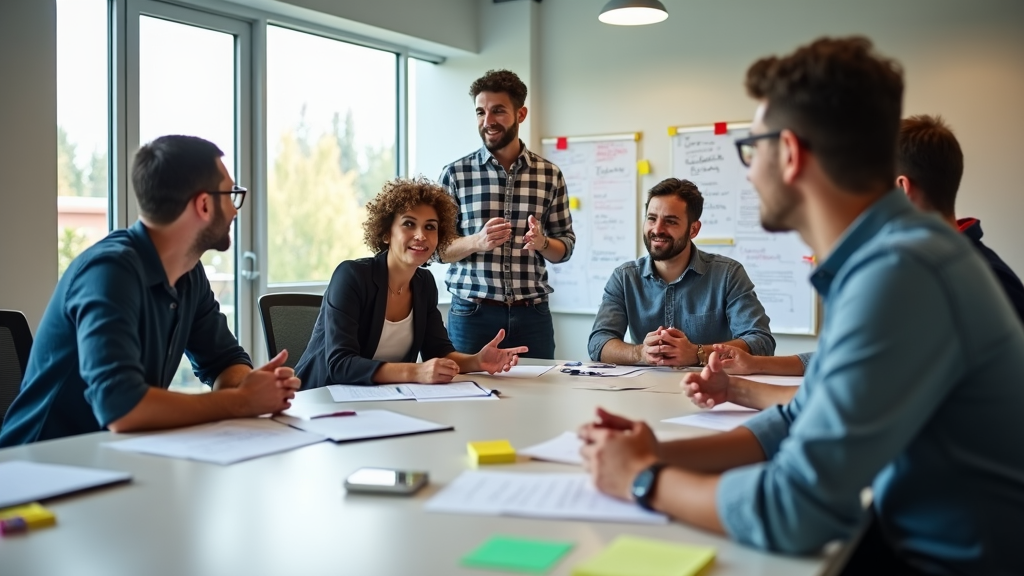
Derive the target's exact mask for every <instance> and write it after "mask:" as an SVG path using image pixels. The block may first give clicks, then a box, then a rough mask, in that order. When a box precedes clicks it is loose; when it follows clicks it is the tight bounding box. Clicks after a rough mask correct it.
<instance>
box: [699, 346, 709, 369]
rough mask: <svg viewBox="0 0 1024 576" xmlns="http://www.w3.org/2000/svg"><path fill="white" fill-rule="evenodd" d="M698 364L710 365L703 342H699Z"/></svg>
mask: <svg viewBox="0 0 1024 576" xmlns="http://www.w3.org/2000/svg"><path fill="white" fill-rule="evenodd" d="M697 365H698V366H707V365H708V357H707V356H705V355H704V345H703V344H697Z"/></svg>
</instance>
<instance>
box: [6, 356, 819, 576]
mask: <svg viewBox="0 0 1024 576" xmlns="http://www.w3.org/2000/svg"><path fill="white" fill-rule="evenodd" d="M680 377H681V373H680V372H675V371H659V372H649V373H645V374H643V375H641V376H638V377H635V378H594V377H586V376H572V375H569V374H563V373H561V372H559V370H558V369H553V370H550V371H548V372H547V373H545V374H544V375H542V376H539V377H535V378H513V377H508V376H488V375H483V374H473V375H464V376H460V377H459V379H460V380H466V379H472V380H474V381H476V382H478V383H479V384H480V385H481V386H484V387H490V388H496V389H498V390H500V394H501V399H500V400H497V401H452V402H429V403H428V402H413V401H406V402H366V403H359V404H358V405H356V404H344V405H342V404H334V405H335V406H344V407H346V408H350V407H354V408H356V409H358V410H362V409H386V410H392V411H394V412H399V413H402V414H407V415H410V416H414V417H417V418H422V419H426V420H431V421H433V422H437V423H441V424H446V425H452V426H454V427H455V429H454V431H448V432H435V433H429V434H419V435H413V436H403V437H395V438H385V439H379V440H368V441H359V442H349V443H340V444H339V443H334V442H330V441H326V442H321V443H319V444H313V445H310V446H306V447H303V448H299V449H296V450H292V451H288V452H284V453H279V454H273V455H269V456H265V457H262V458H257V459H254V460H248V461H245V462H240V463H237V464H233V465H229V466H221V465H216V464H208V463H203V462H197V461H190V460H180V459H173V458H164V457H159V456H150V455H145V454H138V453H132V452H124V451H120V450H115V449H112V448H110V447H108V446H105V445H104V444H105V443H107V442H110V441H111V440H116V439H120V438H127V437H131V436H133V435H127V434H125V435H115V434H111V433H108V432H100V433H95V434H86V435H81V436H75V437H70V438H64V439H60V440H52V441H47V442H38V443H35V444H32V445H28V446H20V447H15V448H7V449H3V450H0V461H8V460H31V461H36V462H47V463H57V464H69V465H76V466H86V467H93V468H103V469H110V470H120V471H126V472H129V473H131V474H132V477H133V479H132V481H131V482H130V483H126V484H120V485H114V486H108V487H105V488H98V489H94V490H91V491H87V492H83V493H78V494H72V495H68V496H64V497H60V498H55V499H51V500H48V501H46V502H45V504H46V505H47V507H48V508H49V509H50V510H51V511H53V512H54V513H55V514H56V516H57V525H56V526H54V527H51V528H43V529H38V530H34V531H31V532H29V533H28V534H24V535H19V536H14V537H5V538H0V574H3V575H4V576H33V575H47V576H51V575H69V576H93V575H96V576H121V575H125V576H127V575H165V574H166V575H175V576H184V575H190V576H207V575H209V576H222V575H236V574H237V575H251V576H258V575H301V576H318V575H336V574H351V575H358V576H364V575H365V576H371V575H378V574H380V575H396V576H397V575H412V574H422V575H434V574H437V575H449V574H452V575H456V574H478V575H484V574H492V575H493V574H497V573H498V572H493V571H489V570H480V569H474V568H468V567H464V566H461V565H460V559H461V558H462V557H463V556H465V555H466V554H467V553H469V552H471V551H472V550H473V549H475V548H476V547H477V546H479V545H480V544H481V543H483V542H484V541H486V540H487V539H488V538H490V537H491V536H494V535H505V536H513V537H526V538H534V539H544V540H557V541H568V542H572V543H574V546H573V548H572V549H571V550H570V552H569V553H568V554H567V555H566V556H565V557H564V558H563V559H562V560H561V561H560V562H559V563H558V564H557V565H556V566H555V567H554V568H553V569H552V570H551V572H550V574H554V575H568V574H571V572H572V568H573V566H575V565H577V564H580V563H581V562H583V561H585V560H587V559H589V558H591V557H593V556H594V555H595V554H597V553H598V552H600V551H601V550H602V549H603V548H605V547H606V546H607V545H608V544H609V543H610V542H612V541H613V540H615V538H617V537H618V536H620V535H633V536H640V537H645V538H652V539H657V540H663V541H668V542H674V543H683V544H695V545H709V546H713V547H715V548H716V550H717V554H716V559H715V561H714V563H713V564H712V566H711V567H710V568H709V569H707V570H705V571H704V572H702V575H707V576H714V575H720V574H760V575H778V576H783V575H785V576H800V575H804V574H807V575H809V574H818V573H820V572H821V571H822V570H823V569H824V567H825V563H826V560H827V558H826V557H825V556H816V557H794V556H785V555H779V554H770V553H765V552H761V551H758V550H755V549H752V548H749V547H746V546H743V545H740V544H737V543H735V542H732V541H730V540H729V539H727V538H724V537H721V536H717V535H714V534H711V533H709V532H705V531H703V530H699V529H696V528H692V527H689V526H686V525H683V524H679V523H677V522H672V523H669V524H666V525H647V524H622V523H608V522H580V521H563V520H548V519H533V518H521V517H505V516H482V515H459V514H445V513H437V512H428V511H426V510H424V502H426V501H427V500H428V499H429V498H430V497H431V496H432V495H433V494H435V493H437V491H438V490H440V489H442V488H443V487H444V486H445V485H446V484H448V483H449V482H451V481H452V480H453V479H455V478H456V477H457V476H458V475H459V474H460V473H462V472H463V471H465V470H470V469H473V468H474V467H473V465H472V464H471V462H470V461H469V459H468V457H467V451H466V444H467V442H470V441H478V440H494V439H507V440H509V441H510V442H511V443H512V445H513V446H515V447H516V448H518V449H522V448H525V447H527V446H531V445H534V444H537V443H540V442H543V441H545V440H549V439H551V438H553V437H555V436H557V435H559V434H561V433H562V432H564V431H568V430H575V429H576V428H577V427H578V426H579V425H580V424H582V423H584V422H586V421H589V420H591V419H592V417H593V414H594V410H595V408H596V407H598V406H601V407H604V408H607V409H609V410H612V411H615V412H618V413H621V414H624V415H626V416H629V417H633V418H640V419H644V420H646V421H647V422H649V423H650V424H651V426H652V427H653V428H654V430H655V432H656V433H657V434H658V435H659V437H661V438H683V437H691V436H697V435H702V434H709V433H712V431H710V430H705V429H701V428H694V427H689V426H682V425H677V424H671V423H663V422H661V420H663V419H665V418H670V417H675V416H681V415H685V414H689V413H693V412H696V411H697V409H696V408H695V407H693V406H692V404H691V403H690V402H689V400H688V399H687V398H686V397H685V396H684V395H682V394H680V393H679V387H678V382H679V379H680ZM595 384H597V385H609V384H614V385H631V384H633V385H635V384H642V385H653V387H652V388H649V389H647V390H644V391H637V390H633V391H607V390H586V389H580V388H578V386H588V385H595ZM296 403H297V404H302V405H307V406H312V405H317V404H322V405H326V404H333V401H332V399H331V396H330V394H329V392H328V390H327V389H326V388H318V389H314V390H310V391H306V392H302V393H300V394H299V396H298V397H297V399H296ZM364 466H376V467H386V468H397V469H402V470H425V471H427V472H429V474H430V485H428V486H427V487H426V488H425V489H423V490H421V491H420V492H419V493H417V494H416V495H414V496H411V497H402V496H389V495H366V494H354V493H353V494H348V493H346V491H345V489H344V488H343V487H342V482H343V480H344V478H345V477H346V476H348V475H349V474H350V473H351V472H353V471H355V470H356V469H357V468H360V467H364ZM480 469H486V470H501V471H515V472H579V471H581V469H580V468H579V467H574V466H570V465H566V464H557V463H548V462H540V461H533V460H528V459H526V458H524V457H521V456H520V458H519V460H518V461H517V462H516V463H514V464H503V465H489V466H481V467H480ZM2 489H3V488H2V487H0V490H2Z"/></svg>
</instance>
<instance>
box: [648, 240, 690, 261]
mask: <svg viewBox="0 0 1024 576" xmlns="http://www.w3.org/2000/svg"><path fill="white" fill-rule="evenodd" d="M651 236H652V235H651V234H648V235H646V236H644V246H646V247H647V253H648V254H650V255H651V259H652V260H654V261H655V262H659V261H662V260H671V259H673V258H675V257H676V256H679V255H680V254H682V253H683V251H684V250H686V247H687V246H689V245H690V239H689V238H676V239H675V240H672V243H671V244H670V245H669V246H668V247H667V248H661V249H659V250H657V251H654V250H652V249H651ZM659 238H660V239H669V240H671V239H672V237H671V236H659Z"/></svg>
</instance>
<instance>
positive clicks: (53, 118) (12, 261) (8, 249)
mask: <svg viewBox="0 0 1024 576" xmlns="http://www.w3.org/2000/svg"><path fill="white" fill-rule="evenodd" d="M0 85H2V88H0V207H2V209H0V308H7V309H14V310H21V311H22V312H24V313H25V315H26V316H27V317H28V320H29V324H30V325H31V326H32V330H33V333H34V332H35V328H36V326H37V325H38V323H39V319H40V318H41V317H42V315H43V310H44V309H45V308H46V304H47V302H49V299H50V293H51V292H52V291H53V286H54V284H55V283H56V282H57V193H56V190H57V17H56V8H55V5H54V3H53V2H40V1H39V0H4V2H3V5H2V6H0Z"/></svg>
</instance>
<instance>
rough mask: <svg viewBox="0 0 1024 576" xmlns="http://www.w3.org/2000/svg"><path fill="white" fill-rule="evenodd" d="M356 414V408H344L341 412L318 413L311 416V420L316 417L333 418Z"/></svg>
mask: <svg viewBox="0 0 1024 576" xmlns="http://www.w3.org/2000/svg"><path fill="white" fill-rule="evenodd" d="M355 415H356V413H355V411H354V410H342V411H341V412H331V413H330V414H317V415H316V416H311V417H310V420H312V419H314V418H332V417H334V416H355Z"/></svg>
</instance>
